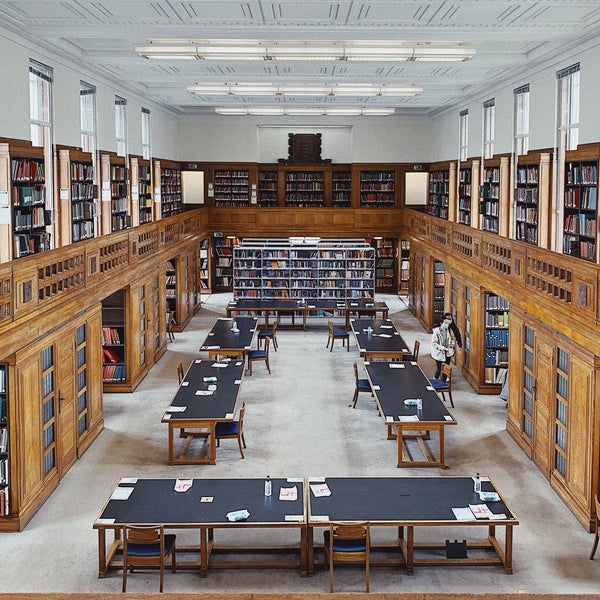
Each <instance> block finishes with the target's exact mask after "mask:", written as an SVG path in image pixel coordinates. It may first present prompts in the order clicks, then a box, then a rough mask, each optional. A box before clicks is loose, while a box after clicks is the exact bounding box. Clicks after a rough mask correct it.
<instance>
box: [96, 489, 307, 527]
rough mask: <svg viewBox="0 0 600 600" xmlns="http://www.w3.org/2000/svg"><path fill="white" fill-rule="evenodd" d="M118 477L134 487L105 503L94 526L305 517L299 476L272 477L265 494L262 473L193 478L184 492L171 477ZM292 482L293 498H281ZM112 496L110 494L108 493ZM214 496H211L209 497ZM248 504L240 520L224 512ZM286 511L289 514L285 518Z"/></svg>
mask: <svg viewBox="0 0 600 600" xmlns="http://www.w3.org/2000/svg"><path fill="white" fill-rule="evenodd" d="M134 481H135V482H134V483H127V482H126V481H125V480H122V481H121V483H120V484H119V485H118V486H117V487H118V488H128V487H131V488H133V491H132V492H131V495H130V496H129V498H128V499H127V500H114V499H113V500H111V499H109V500H108V502H107V503H106V505H105V507H104V509H103V510H102V513H101V514H100V517H99V518H98V520H97V521H96V523H95V524H94V527H95V528H98V527H102V526H105V527H106V526H108V527H110V526H112V525H114V524H124V523H131V524H138V525H141V524H154V523H157V524H164V525H166V526H169V525H181V526H191V525H211V524H215V525H218V526H236V525H237V524H238V523H241V524H261V523H263V524H266V523H277V524H282V523H289V525H290V526H294V523H296V526H297V525H298V523H302V522H304V482H303V479H302V478H298V479H294V480H291V479H290V480H287V479H273V480H272V487H273V493H272V496H270V497H265V495H264V479H194V480H193V483H192V486H191V487H190V488H189V489H188V490H187V491H186V492H176V491H175V490H174V486H175V482H176V480H175V479H137V480H135V479H134ZM293 486H296V490H297V500H295V501H290V500H280V499H279V493H280V489H281V488H282V487H283V488H291V487H293ZM111 497H112V495H111ZM210 498H212V501H207V500H208V499H210ZM242 509H246V510H248V511H249V512H250V516H249V517H248V518H247V519H246V520H244V521H238V522H230V521H228V520H227V517H226V516H225V515H226V514H227V513H228V512H231V511H236V510H242ZM286 516H287V518H286Z"/></svg>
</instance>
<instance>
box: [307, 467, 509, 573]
mask: <svg viewBox="0 0 600 600" xmlns="http://www.w3.org/2000/svg"><path fill="white" fill-rule="evenodd" d="M483 479H484V481H483V482H482V489H483V490H484V491H486V492H496V493H498V490H497V489H496V487H495V485H494V484H493V482H492V481H489V480H487V478H483ZM307 487H308V488H309V489H308V501H307V506H308V517H307V521H308V534H307V540H308V570H309V574H311V573H312V572H313V569H314V564H315V559H314V554H315V547H316V546H317V545H316V544H315V543H314V530H315V529H316V528H323V527H329V522H330V521H368V522H369V523H370V524H371V526H372V527H381V526H394V527H398V539H397V540H396V541H395V543H393V545H392V548H391V550H392V551H394V550H396V549H397V553H396V558H397V561H396V562H397V564H399V565H401V564H405V566H406V570H407V573H408V574H409V575H411V574H412V573H413V571H414V567H415V565H422V566H425V565H444V566H445V565H501V566H502V567H504V571H505V572H506V573H512V543H513V527H514V526H516V525H518V524H519V521H518V520H517V518H516V517H515V516H514V514H513V512H512V511H511V510H510V508H509V507H508V505H507V503H506V501H505V500H504V499H503V498H502V496H501V495H500V494H499V493H498V500H497V501H488V502H484V501H482V500H481V499H480V497H479V496H478V495H477V494H475V492H474V491H473V489H474V481H473V478H472V477H327V478H320V479H317V480H308V482H307ZM324 489H325V490H326V492H327V491H328V492H329V495H322V492H323V490H324ZM470 505H472V506H473V507H476V506H481V505H484V506H485V507H487V508H488V509H489V510H490V511H491V513H492V518H485V519H484V518H476V517H475V514H474V512H473V511H472V510H471V509H470V508H469V506H470ZM453 509H462V510H457V511H456V512H455V511H454V510H453ZM474 510H475V511H476V512H477V510H478V509H477V508H474ZM421 527H423V528H431V527H436V528H442V529H443V530H444V532H443V534H442V535H441V538H442V539H443V540H445V539H446V538H448V537H449V534H448V528H451V529H452V530H453V531H452V536H453V537H455V538H456V537H457V535H460V536H461V537H462V536H463V535H466V534H469V535H470V534H471V531H473V530H471V531H470V530H469V528H471V527H475V528H485V529H487V537H486V538H485V539H478V540H471V541H467V542H466V544H465V546H464V548H462V547H461V548H459V549H458V550H459V552H452V550H453V549H452V548H451V549H450V552H448V545H447V544H446V543H444V542H442V541H440V542H439V543H438V542H435V543H431V542H427V543H418V542H416V541H415V537H416V534H415V531H416V529H417V528H421ZM456 528H459V529H460V531H457V529H456ZM497 528H504V547H503V546H502V543H501V540H499V539H498V538H497V537H496V529H497ZM462 530H466V532H467V533H466V534H465V533H463V531H462ZM320 548H322V544H321V545H319V549H320ZM373 549H374V550H376V549H377V548H376V547H373ZM440 549H446V556H443V555H440V552H439V550H440ZM386 550H389V548H386ZM427 551H429V552H427ZM431 551H433V552H431ZM461 551H464V556H463V557H461V558H459V557H457V556H456V555H457V554H461ZM421 553H424V554H425V556H417V555H419V554H421ZM469 554H471V556H469ZM373 563H374V564H376V561H375V560H373ZM385 564H390V560H387V561H386V562H385ZM392 564H393V563H392Z"/></svg>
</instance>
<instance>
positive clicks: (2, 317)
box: [0, 264, 13, 326]
mask: <svg viewBox="0 0 600 600" xmlns="http://www.w3.org/2000/svg"><path fill="white" fill-rule="evenodd" d="M12 318H13V269H12V265H2V264H0V326H1V325H2V323H3V322H4V321H9V320H12Z"/></svg>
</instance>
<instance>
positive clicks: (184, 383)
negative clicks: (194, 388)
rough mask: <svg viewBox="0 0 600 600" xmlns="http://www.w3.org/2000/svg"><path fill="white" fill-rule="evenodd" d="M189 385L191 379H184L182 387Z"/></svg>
mask: <svg viewBox="0 0 600 600" xmlns="http://www.w3.org/2000/svg"><path fill="white" fill-rule="evenodd" d="M188 385H190V382H189V381H182V382H181V387H186V386H188Z"/></svg>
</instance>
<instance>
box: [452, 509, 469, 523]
mask: <svg viewBox="0 0 600 600" xmlns="http://www.w3.org/2000/svg"><path fill="white" fill-rule="evenodd" d="M452 512H453V513H454V516H455V517H456V520H457V521H472V520H473V518H474V517H473V513H472V512H471V509H470V508H469V507H468V506H466V507H465V508H453V509H452Z"/></svg>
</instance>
